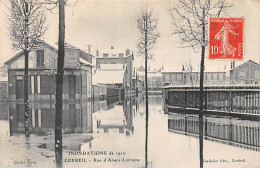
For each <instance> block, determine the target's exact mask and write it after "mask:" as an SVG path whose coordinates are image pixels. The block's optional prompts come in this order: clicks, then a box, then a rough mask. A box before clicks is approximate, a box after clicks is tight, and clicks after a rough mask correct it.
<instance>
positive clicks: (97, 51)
mask: <svg viewBox="0 0 260 171" xmlns="http://www.w3.org/2000/svg"><path fill="white" fill-rule="evenodd" d="M98 55H99V51H98V49H97V53H96V56H97V57H98Z"/></svg>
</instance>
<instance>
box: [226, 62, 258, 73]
mask: <svg viewBox="0 0 260 171" xmlns="http://www.w3.org/2000/svg"><path fill="white" fill-rule="evenodd" d="M249 62H251V63H253V64H256V65H259V66H260V64H258V63H256V62H255V61H252V60H248V61H247V62H245V63H242V64H240V65H238V66H237V67H235V68H233V69H230V71H232V70H234V69H237V68H239V67H241V66H243V65H245V64H247V63H249Z"/></svg>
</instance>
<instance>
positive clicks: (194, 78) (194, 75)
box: [184, 59, 199, 87]
mask: <svg viewBox="0 0 260 171" xmlns="http://www.w3.org/2000/svg"><path fill="white" fill-rule="evenodd" d="M184 66H185V70H186V71H187V72H186V74H187V76H188V78H189V80H190V84H191V87H193V86H196V85H197V82H198V77H199V76H198V72H196V71H195V68H194V67H193V65H192V63H191V60H190V59H189V60H188V61H185V62H184Z"/></svg>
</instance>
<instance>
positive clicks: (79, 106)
mask: <svg viewBox="0 0 260 171" xmlns="http://www.w3.org/2000/svg"><path fill="white" fill-rule="evenodd" d="M29 106H30V113H29V114H30V117H29V118H30V121H29V124H30V125H29V126H30V132H31V133H33V134H42V135H46V134H54V126H55V105H54V104H52V105H51V104H50V103H38V102H33V103H30V105H29ZM9 121H10V130H11V133H12V134H15V133H24V104H23V103H10V105H9ZM62 122H63V124H62V127H63V129H62V131H63V133H81V132H92V104H91V102H90V101H88V102H87V101H84V102H80V103H63V111H62Z"/></svg>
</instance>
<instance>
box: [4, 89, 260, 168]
mask: <svg viewBox="0 0 260 171" xmlns="http://www.w3.org/2000/svg"><path fill="white" fill-rule="evenodd" d="M2 106H8V107H5V108H4V109H3V110H7V111H6V112H3V110H2V113H4V114H5V115H6V113H8V116H5V117H3V118H8V119H2V120H0V125H1V126H0V127H1V129H0V136H1V139H0V146H1V148H0V155H1V160H0V166H1V167H56V163H55V156H54V122H55V117H54V114H55V108H54V104H50V103H43V102H42V103H30V118H31V121H30V125H31V128H30V131H31V135H30V137H29V138H25V137H24V134H23V129H24V128H23V127H24V125H23V104H22V103H21V104H19V103H9V104H8V105H2ZM63 108H64V109H63V133H64V134H63V149H64V150H63V162H62V163H61V165H62V167H144V165H145V160H144V156H145V105H144V97H143V95H142V94H139V95H138V96H131V97H126V98H124V99H121V98H118V97H114V98H110V99H107V100H104V101H100V100H95V101H92V102H91V101H90V102H81V103H75V102H74V103H73V102H70V103H69V102H67V103H64V104H63ZM204 127H205V128H206V131H205V134H204V135H205V139H204V167H259V166H260V164H259V159H260V153H259V128H260V123H259V121H249V120H241V119H238V118H225V117H219V116H211V117H205V118H204ZM197 131H198V122H197V116H195V115H183V114H171V115H168V114H164V112H163V100H162V97H161V96H150V97H149V135H148V162H149V167H175V168H176V167H178V168H179V167H193V168H194V167H199V142H198V135H197Z"/></svg>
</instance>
